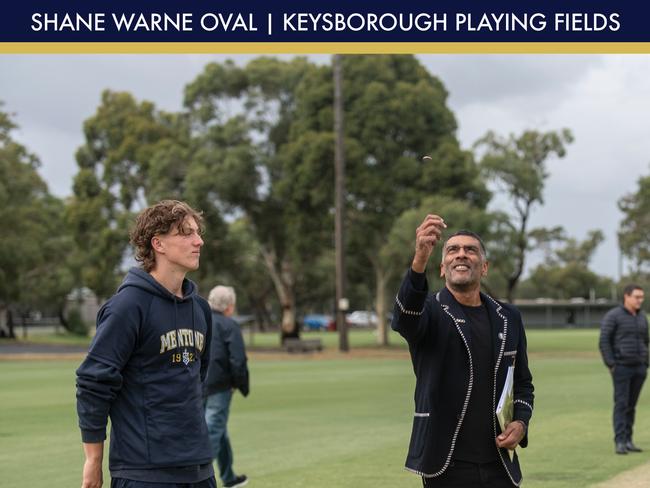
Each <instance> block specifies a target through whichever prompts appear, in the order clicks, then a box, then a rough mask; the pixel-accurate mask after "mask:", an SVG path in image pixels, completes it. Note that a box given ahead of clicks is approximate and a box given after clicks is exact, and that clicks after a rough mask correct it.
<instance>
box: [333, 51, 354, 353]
mask: <svg viewBox="0 0 650 488" xmlns="http://www.w3.org/2000/svg"><path fill="white" fill-rule="evenodd" d="M332 64H333V72H334V137H335V141H336V142H335V150H334V194H335V196H334V202H335V203H334V204H335V207H336V215H335V217H334V248H335V254H336V330H338V332H339V350H340V351H343V352H346V351H348V350H349V349H350V346H349V344H348V328H347V324H346V322H345V312H346V311H347V309H348V300H347V298H345V229H344V228H343V220H344V215H345V154H344V150H343V87H342V84H343V83H342V81H343V80H342V78H343V74H342V67H341V55H340V54H335V55H334V57H333V59H332Z"/></svg>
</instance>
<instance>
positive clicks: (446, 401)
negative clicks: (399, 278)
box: [392, 215, 534, 488]
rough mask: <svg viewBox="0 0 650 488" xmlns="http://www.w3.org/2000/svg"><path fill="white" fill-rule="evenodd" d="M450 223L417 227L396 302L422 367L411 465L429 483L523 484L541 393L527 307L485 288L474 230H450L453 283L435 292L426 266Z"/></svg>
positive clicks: (398, 326)
mask: <svg viewBox="0 0 650 488" xmlns="http://www.w3.org/2000/svg"><path fill="white" fill-rule="evenodd" d="M446 227H447V226H446V224H445V223H444V220H443V219H442V218H441V217H439V216H437V215H428V216H427V217H426V218H425V219H424V221H423V222H422V224H421V225H420V226H419V227H418V228H417V231H416V245H415V256H414V258H413V262H412V264H411V269H409V271H408V273H407V275H406V277H405V278H404V281H403V282H402V285H401V287H400V290H399V292H398V295H397V298H396V304H395V308H394V316H393V323H392V327H393V329H395V330H396V331H397V332H399V333H400V334H401V335H402V336H403V337H404V338H405V339H406V340H407V342H408V345H409V351H410V353H411V360H412V363H413V370H414V372H415V376H416V386H415V413H414V419H413V430H412V433H411V442H410V445H409V452H408V456H407V459H406V469H407V470H409V471H412V472H414V473H416V474H419V475H420V476H422V481H423V484H424V486H425V487H451V486H468V487H470V486H471V487H473V488H487V487H490V488H506V487H510V488H511V487H512V486H513V485H514V486H519V484H520V483H521V479H522V476H521V470H520V467H519V461H518V458H517V454H516V453H515V452H514V449H515V447H517V446H518V445H520V446H521V447H526V445H527V443H528V437H527V431H528V423H529V421H530V418H531V416H532V413H533V398H534V396H533V384H532V377H531V374H530V371H529V369H528V357H527V351H526V335H525V333H524V328H523V323H522V320H521V315H520V313H519V311H518V310H517V309H516V308H515V307H513V306H511V305H508V304H504V303H501V302H497V301H496V300H494V299H493V298H492V297H490V296H488V295H485V294H483V293H481V291H480V287H481V278H482V277H483V276H485V275H486V274H487V271H488V262H487V259H486V252H485V246H484V245H483V242H482V241H481V239H480V238H479V236H478V235H476V234H475V233H473V232H470V231H458V232H456V233H455V234H453V235H451V236H450V237H449V238H448V239H447V241H446V242H445V244H444V246H443V249H442V262H441V264H440V275H441V276H442V277H444V279H445V284H446V286H445V287H444V288H443V289H442V290H440V291H439V292H438V293H436V294H430V293H428V288H427V280H426V277H425V274H424V273H425V269H426V265H427V262H428V261H429V258H430V256H431V254H432V251H433V248H434V246H435V245H436V243H437V242H438V241H439V240H440V238H441V234H442V231H443V229H445V228H446ZM506 379H509V380H511V381H508V382H507V381H506ZM507 383H508V384H510V385H512V390H510V388H508V387H507V386H506V384H507ZM504 391H505V392H506V393H508V392H511V395H506V396H509V398H510V401H511V403H510V405H511V410H510V412H509V413H508V414H506V415H505V417H506V418H505V419H504V424H505V425H504V428H503V430H502V428H501V427H500V423H499V421H498V420H497V415H496V409H497V404H498V403H499V400H500V398H501V396H502V393H503V392H504Z"/></svg>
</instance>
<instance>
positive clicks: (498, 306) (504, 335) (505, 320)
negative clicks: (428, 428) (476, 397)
mask: <svg viewBox="0 0 650 488" xmlns="http://www.w3.org/2000/svg"><path fill="white" fill-rule="evenodd" d="M485 296H486V297H488V299H490V301H492V303H493V304H494V305H495V306H496V314H497V315H498V316H499V317H500V318H501V320H503V332H502V333H499V339H501V347H500V349H499V355H498V356H497V362H496V364H495V366H494V389H493V390H492V411H493V412H494V411H495V410H496V404H497V403H496V402H497V373H498V371H499V365H500V364H501V359H502V358H503V356H504V352H503V351H504V349H505V348H506V338H507V337H508V318H507V317H506V316H505V315H503V314H502V313H501V309H502V308H503V307H502V306H501V304H500V303H499V302H497V301H496V300H495V299H494V298H492V297H491V296H490V295H485ZM492 426H493V428H494V437H495V438H496V436H497V418H496V415H492ZM497 453H498V454H499V459H500V460H501V464H503V468H504V469H505V470H506V473H507V474H508V478H510V481H512V483H513V484H514V485H515V486H519V485H521V480H519V483H517V482H516V481H515V480H514V479H513V478H512V474H510V471H509V470H508V466H507V465H506V461H505V460H504V459H503V455H502V454H501V449H499V448H498V447H497ZM522 479H523V478H522Z"/></svg>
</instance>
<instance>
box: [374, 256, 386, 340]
mask: <svg viewBox="0 0 650 488" xmlns="http://www.w3.org/2000/svg"><path fill="white" fill-rule="evenodd" d="M375 282H376V283H375V285H376V288H375V311H376V312H377V344H378V345H380V346H387V345H388V323H387V322H386V284H387V282H388V274H386V273H385V272H384V270H383V269H382V268H381V265H380V264H379V263H377V265H376V266H375Z"/></svg>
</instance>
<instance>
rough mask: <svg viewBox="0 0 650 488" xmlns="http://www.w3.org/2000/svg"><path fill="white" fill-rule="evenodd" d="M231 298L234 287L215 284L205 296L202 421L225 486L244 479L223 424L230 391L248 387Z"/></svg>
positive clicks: (228, 487) (243, 482) (236, 484)
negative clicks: (208, 335)
mask: <svg viewBox="0 0 650 488" xmlns="http://www.w3.org/2000/svg"><path fill="white" fill-rule="evenodd" d="M235 300H236V297H235V290H233V289H232V288H231V287H229V286H215V287H214V288H213V289H212V291H210V295H209V296H208V303H209V304H210V308H211V309H212V343H211V347H210V367H209V369H208V379H207V380H206V382H205V393H206V395H207V398H206V404H205V421H206V423H207V424H208V434H209V436H210V443H211V444H212V451H213V456H214V458H215V459H216V460H217V464H218V465H219V472H220V476H221V480H222V481H223V485H224V487H226V488H234V487H241V486H244V485H246V483H248V478H247V477H246V476H245V475H240V476H237V475H236V474H235V472H234V471H233V469H232V463H233V455H232V448H231V446H230V438H229V437H228V430H227V428H226V426H227V423H228V413H229V411H230V402H231V400H232V393H233V391H234V390H235V389H237V390H239V391H240V392H241V393H242V395H244V396H247V395H248V388H249V384H248V366H247V364H246V362H247V360H246V351H245V349H244V339H243V337H242V333H241V330H240V329H239V325H238V324H237V322H235V321H234V320H233V319H232V318H231V316H232V314H233V313H234V312H235Z"/></svg>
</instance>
